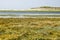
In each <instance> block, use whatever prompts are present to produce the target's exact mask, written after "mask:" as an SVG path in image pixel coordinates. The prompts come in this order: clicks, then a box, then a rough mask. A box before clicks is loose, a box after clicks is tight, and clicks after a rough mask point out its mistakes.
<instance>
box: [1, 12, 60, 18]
mask: <svg viewBox="0 0 60 40" xmlns="http://www.w3.org/2000/svg"><path fill="white" fill-rule="evenodd" d="M46 16H47V17H60V12H0V18H1V17H7V18H8V17H46Z"/></svg>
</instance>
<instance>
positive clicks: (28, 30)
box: [0, 18, 60, 40]
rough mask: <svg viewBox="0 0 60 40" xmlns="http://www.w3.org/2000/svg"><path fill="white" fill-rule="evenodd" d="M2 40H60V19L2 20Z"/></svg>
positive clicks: (0, 28)
mask: <svg viewBox="0 0 60 40" xmlns="http://www.w3.org/2000/svg"><path fill="white" fill-rule="evenodd" d="M0 39H1V40H60V18H0Z"/></svg>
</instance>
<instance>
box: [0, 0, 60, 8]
mask: <svg viewBox="0 0 60 40" xmlns="http://www.w3.org/2000/svg"><path fill="white" fill-rule="evenodd" d="M40 6H58V7H60V0H0V9H28V8H33V7H40Z"/></svg>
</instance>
